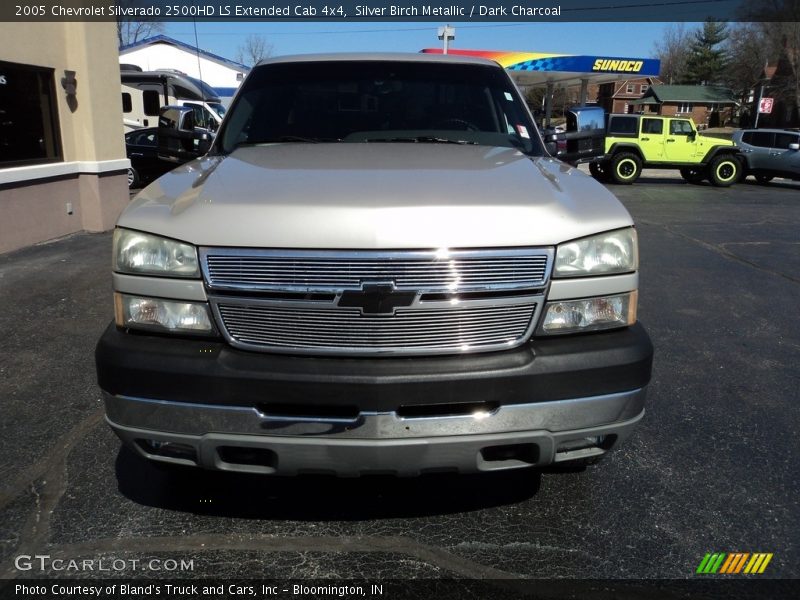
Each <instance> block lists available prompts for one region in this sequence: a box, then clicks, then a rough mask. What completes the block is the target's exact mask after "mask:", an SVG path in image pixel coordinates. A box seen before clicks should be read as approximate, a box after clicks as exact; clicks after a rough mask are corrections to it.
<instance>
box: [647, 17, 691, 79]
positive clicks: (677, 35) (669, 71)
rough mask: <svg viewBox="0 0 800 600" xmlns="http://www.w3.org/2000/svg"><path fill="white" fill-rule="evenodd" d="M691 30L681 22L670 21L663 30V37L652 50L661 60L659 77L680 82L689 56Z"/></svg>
mask: <svg viewBox="0 0 800 600" xmlns="http://www.w3.org/2000/svg"><path fill="white" fill-rule="evenodd" d="M691 39H692V32H690V31H688V30H687V29H686V26H685V25H684V24H683V23H672V24H670V25H669V27H667V28H666V29H665V30H664V37H663V38H662V39H661V41H659V42H656V43H655V44H654V46H653V52H654V54H655V55H656V56H658V58H659V60H660V61H661V73H660V75H659V77H660V78H661V79H662V80H663V81H665V82H667V83H669V84H673V83H681V82H682V81H683V77H684V74H685V72H686V61H687V60H688V58H689V44H690V42H691Z"/></svg>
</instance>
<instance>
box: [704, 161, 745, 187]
mask: <svg viewBox="0 0 800 600" xmlns="http://www.w3.org/2000/svg"><path fill="white" fill-rule="evenodd" d="M741 172H742V165H741V163H740V162H739V161H738V160H736V157H735V156H733V155H731V154H723V155H722V156H715V157H714V158H713V159H711V162H710V163H709V165H708V179H709V181H711V183H712V185H715V186H717V187H728V186H729V185H733V184H734V183H736V180H738V179H739V174H740V173H741Z"/></svg>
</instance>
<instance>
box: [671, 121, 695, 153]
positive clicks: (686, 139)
mask: <svg viewBox="0 0 800 600" xmlns="http://www.w3.org/2000/svg"><path fill="white" fill-rule="evenodd" d="M696 154H697V131H696V130H695V128H694V127H693V126H692V122H691V121H690V120H689V119H670V120H669V131H668V132H667V135H666V139H665V140H664V160H665V161H668V162H672V163H689V162H694V160H695V155H696Z"/></svg>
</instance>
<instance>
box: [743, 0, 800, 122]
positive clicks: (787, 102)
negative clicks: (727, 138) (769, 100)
mask: <svg viewBox="0 0 800 600" xmlns="http://www.w3.org/2000/svg"><path fill="white" fill-rule="evenodd" d="M738 17H739V18H740V19H741V20H742V21H752V23H750V25H751V26H752V27H753V28H755V29H757V30H758V31H759V32H760V34H761V37H762V39H763V40H764V43H765V45H766V47H767V52H768V56H769V58H770V63H771V64H773V65H775V66H776V67H777V69H776V72H775V76H774V77H773V78H772V80H771V81H769V83H768V84H769V88H768V92H769V94H770V95H772V96H773V97H775V98H776V104H778V105H784V106H785V114H784V115H783V117H782V118H781V117H777V120H778V122H782V124H783V125H798V124H800V2H798V0H751V1H750V2H748V3H745V4H743V5H742V6H741V9H740V11H739V13H738ZM773 112H775V111H773ZM773 117H775V115H774V114H773Z"/></svg>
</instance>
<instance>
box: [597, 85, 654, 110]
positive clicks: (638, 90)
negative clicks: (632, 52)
mask: <svg viewBox="0 0 800 600" xmlns="http://www.w3.org/2000/svg"><path fill="white" fill-rule="evenodd" d="M660 84H661V80H660V79H659V78H658V77H639V78H637V79H626V80H624V81H612V82H609V83H603V84H601V85H600V86H598V91H597V103H598V104H599V105H600V106H602V107H603V109H604V110H605V111H606V112H607V113H632V112H636V111H637V110H638V108H637V107H635V106H634V105H633V102H634V101H636V100H639V99H640V98H641V97H642V96H643V95H644V94H646V93H647V91H648V90H649V89H650V88H651V87H652V86H654V85H660ZM589 97H590V98H591V97H592V96H591V95H590V96H589Z"/></svg>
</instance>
